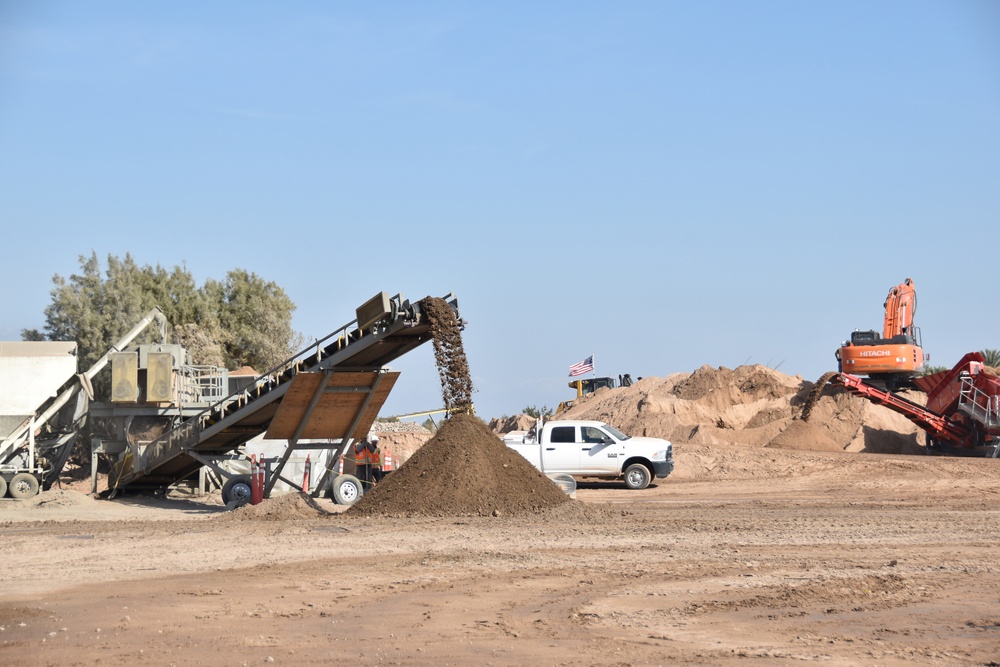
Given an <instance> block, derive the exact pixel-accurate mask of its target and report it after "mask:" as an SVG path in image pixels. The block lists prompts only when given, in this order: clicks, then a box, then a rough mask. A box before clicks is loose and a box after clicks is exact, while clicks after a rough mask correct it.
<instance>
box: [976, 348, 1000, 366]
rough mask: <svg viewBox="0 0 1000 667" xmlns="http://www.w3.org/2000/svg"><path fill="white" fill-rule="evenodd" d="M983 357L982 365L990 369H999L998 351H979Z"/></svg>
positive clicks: (999, 351) (999, 356)
mask: <svg viewBox="0 0 1000 667" xmlns="http://www.w3.org/2000/svg"><path fill="white" fill-rule="evenodd" d="M979 353H980V354H981V355H983V359H984V360H985V361H984V363H985V364H986V365H987V366H991V367H992V368H1000V350H981V351H980V352H979Z"/></svg>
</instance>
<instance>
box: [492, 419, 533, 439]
mask: <svg viewBox="0 0 1000 667" xmlns="http://www.w3.org/2000/svg"><path fill="white" fill-rule="evenodd" d="M537 422H538V420H537V419H535V418H534V417H531V416H530V415H525V414H520V415H513V416H511V417H503V418H497V417H494V418H493V419H491V420H490V430H491V431H493V432H494V433H496V434H497V435H501V434H503V433H510V432H511V431H530V430H531V429H532V428H534V426H535V424H536V423H537Z"/></svg>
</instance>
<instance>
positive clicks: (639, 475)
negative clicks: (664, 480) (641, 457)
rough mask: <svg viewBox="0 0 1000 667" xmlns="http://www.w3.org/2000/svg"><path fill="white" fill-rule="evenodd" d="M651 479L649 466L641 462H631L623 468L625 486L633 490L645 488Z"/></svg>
mask: <svg viewBox="0 0 1000 667" xmlns="http://www.w3.org/2000/svg"><path fill="white" fill-rule="evenodd" d="M651 480H652V475H650V474H649V468H647V467H646V466H644V465H643V464H641V463H633V464H632V465H630V466H629V467H628V468H625V486H627V487H628V488H630V489H632V490H633V491H641V490H643V489H645V488H646V487H647V486H649V482H650V481H651Z"/></svg>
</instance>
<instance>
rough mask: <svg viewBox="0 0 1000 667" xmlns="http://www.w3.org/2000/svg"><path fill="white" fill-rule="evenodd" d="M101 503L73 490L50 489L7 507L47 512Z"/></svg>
mask: <svg viewBox="0 0 1000 667" xmlns="http://www.w3.org/2000/svg"><path fill="white" fill-rule="evenodd" d="M98 502H100V501H99V500H97V499H96V498H94V497H93V496H91V495H89V494H86V493H82V492H80V491H76V490H73V489H49V490H48V491H42V492H40V493H38V494H37V495H34V496H32V497H31V498H25V499H24V500H17V501H13V502H11V503H10V504H9V505H7V507H8V508H10V509H15V510H36V509H37V510H46V509H55V508H66V507H89V506H92V505H94V504H95V503H98Z"/></svg>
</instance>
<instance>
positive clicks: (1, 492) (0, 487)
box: [0, 477, 7, 498]
mask: <svg viewBox="0 0 1000 667" xmlns="http://www.w3.org/2000/svg"><path fill="white" fill-rule="evenodd" d="M6 495H7V480H5V479H4V478H3V477H0V498H3V497H4V496H6Z"/></svg>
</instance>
